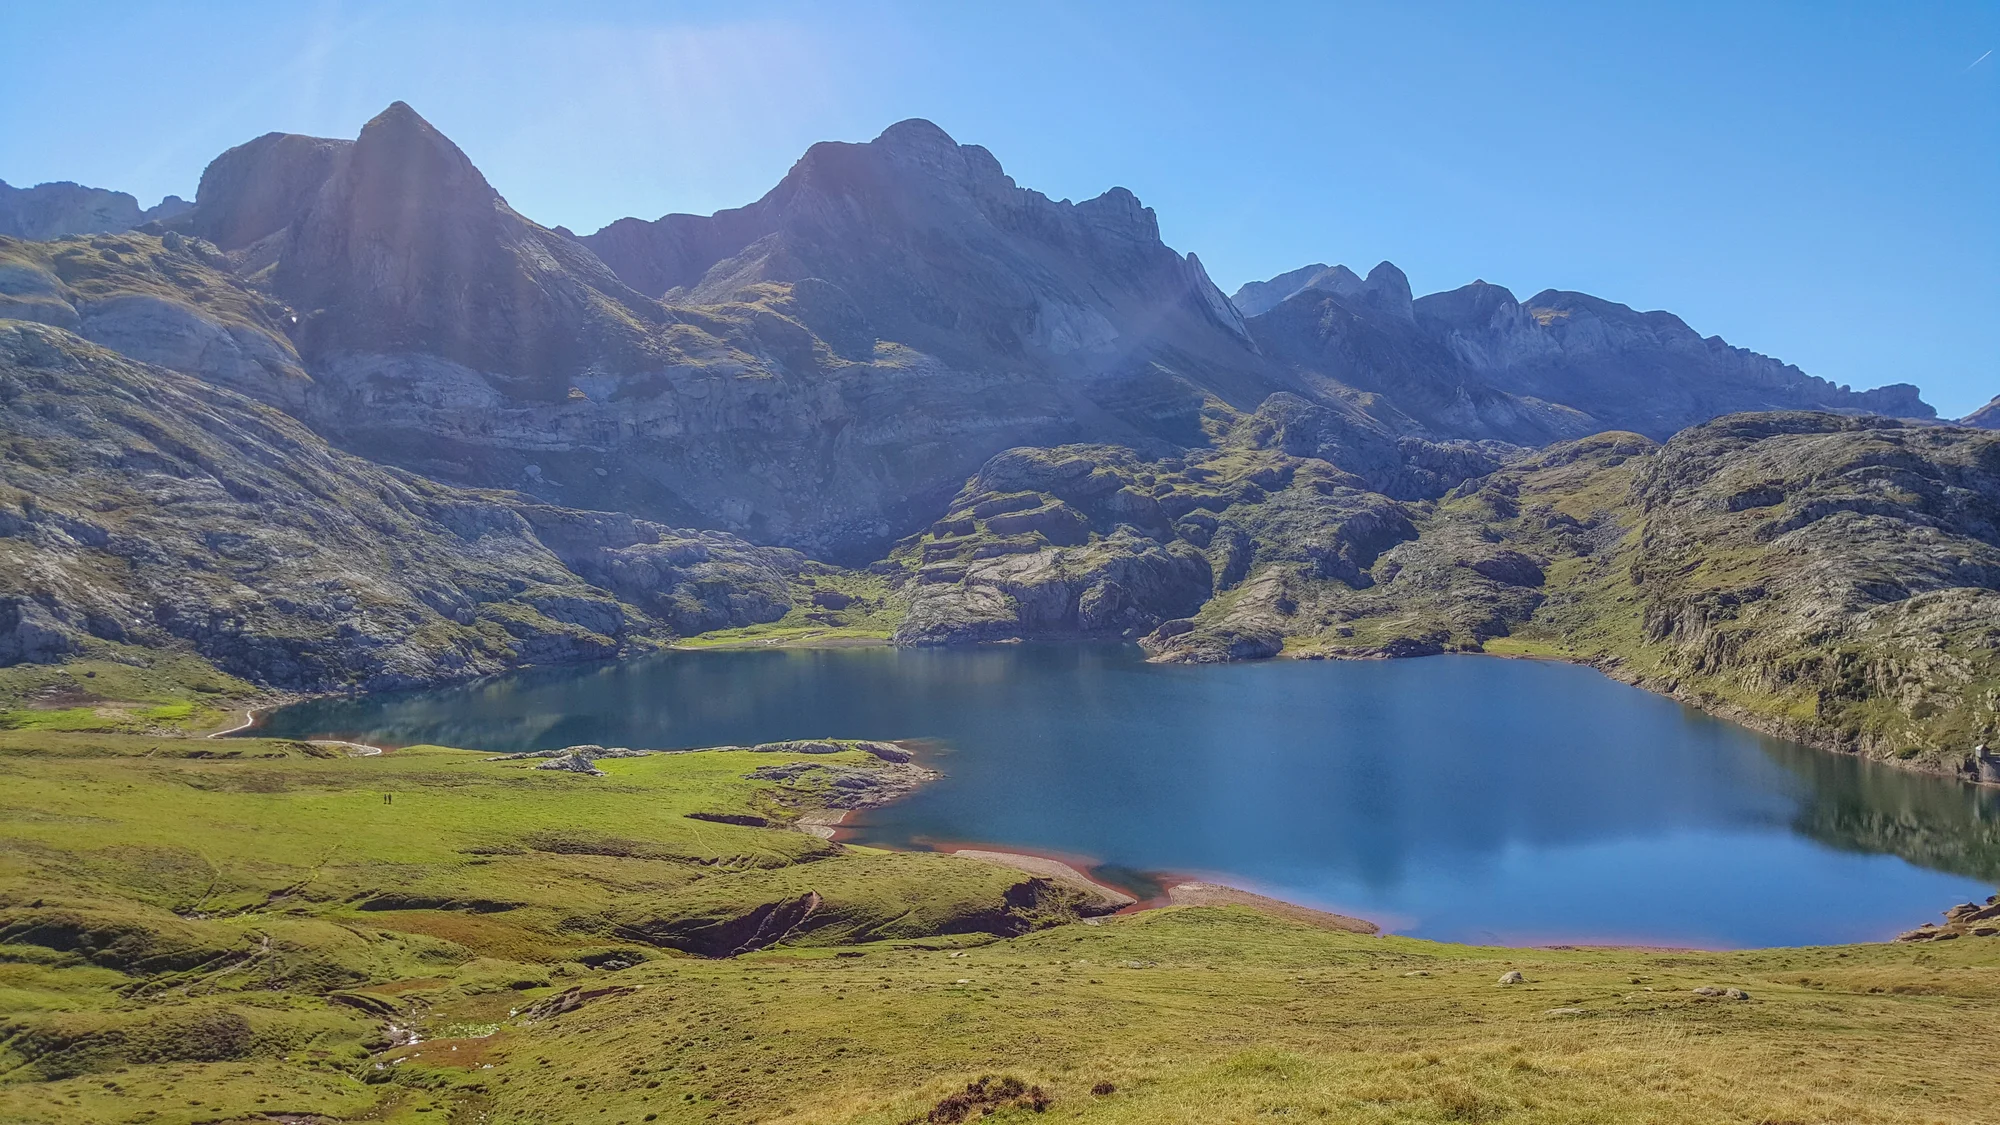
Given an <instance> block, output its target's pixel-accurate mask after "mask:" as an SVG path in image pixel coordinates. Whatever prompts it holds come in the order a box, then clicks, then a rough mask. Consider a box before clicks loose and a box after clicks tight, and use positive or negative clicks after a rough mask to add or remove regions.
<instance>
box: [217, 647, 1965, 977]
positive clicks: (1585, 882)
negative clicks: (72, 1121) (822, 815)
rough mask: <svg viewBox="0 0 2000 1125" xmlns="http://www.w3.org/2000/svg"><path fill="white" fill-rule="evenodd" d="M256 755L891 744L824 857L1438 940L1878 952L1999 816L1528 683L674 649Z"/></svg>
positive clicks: (1469, 667)
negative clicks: (952, 858)
mask: <svg viewBox="0 0 2000 1125" xmlns="http://www.w3.org/2000/svg"><path fill="white" fill-rule="evenodd" d="M255 733H258V734H261V735H268V736H275V737H294V738H340V739H350V740H354V741H358V742H366V743H371V744H377V745H385V746H390V747H394V746H404V745H413V744H417V743H437V744H443V745H449V746H461V747H468V748H474V749H480V750H490V751H495V752H511V751H520V750H535V749H549V748H556V747H562V746H568V745H574V744H578V743H598V744H602V745H606V746H629V747H635V748H661V749H666V748H687V747H703V746H713V745H727V744H750V743H758V742H770V741H776V740H781V739H794V738H823V737H840V738H873V739H885V740H909V741H910V742H911V743H913V744H915V745H917V746H918V747H919V748H920V751H921V758H920V760H922V761H924V762H925V763H926V764H928V765H930V766H932V767H934V768H936V769H938V770H940V771H941V772H942V773H943V774H944V776H943V777H942V778H941V779H940V780H938V781H936V782H934V783H932V784H930V785H928V786H926V787H925V788H923V789H922V790H920V791H919V792H918V793H916V794H915V795H914V796H912V797H909V798H906V799H905V800H903V801H901V802H899V803H896V804H894V805H890V806H887V807H883V808H877V809H873V810H868V811H866V812H864V813H861V814H857V815H856V816H854V817H850V818H849V823H848V827H847V831H846V833H845V835H844V836H843V838H844V839H848V840H850V841H851V842H854V843H859V844H866V845H875V846H882V847H894V848H955V847H975V846H976V847H984V848H992V849H1000V850H1013V851H1023V852H1032V853H1035V854H1040V855H1050V856H1055V857H1058V858H1063V859H1067V860H1069V861H1071V862H1072V863H1075V864H1077V865H1078V866H1080V867H1084V868H1087V869H1088V870H1090V871H1091V873H1092V874H1093V875H1094V876H1095V877H1096V878H1098V879H1100V880H1102V881H1104V882H1107V883H1112V884H1115V885H1119V886H1122V887H1124V888H1126V889H1128V890H1131V891H1133V892H1134V893H1135V894H1138V895H1140V897H1142V898H1145V897H1148V896H1151V895H1157V894H1158V893H1159V891H1160V889H1161V887H1162V886H1163V885H1165V884H1167V883H1168V882H1171V881H1175V880H1179V879H1186V878H1195V879H1206V880H1211V881H1215V882H1224V883H1228V884H1230V885H1232V886H1237V887H1242V888H1244V889H1247V890H1252V891H1256V892H1259V893H1262V894H1267V895H1271V896H1274V897H1278V898H1283V899H1287V900H1289V901H1293V902H1297V903H1301V904H1304V905H1308V906H1315V907H1320V908H1323V909H1328V910H1333V911H1337V912H1339V913H1343V914H1350V915H1354V916H1357V917H1362V918H1367V919H1370V920H1371V921H1375V922H1377V923H1379V924H1380V925H1382V926H1383V928H1384V929H1386V930H1390V931H1393V932H1398V933H1405V934H1410V935H1413V936H1418V937H1425V938H1434V939H1438V940H1444V941H1458V942H1472V943H1481V944H1507V945H1547V944H1576V945H1587V944H1631V945H1648V946H1669V947H1682V946H1685V947H1697V948H1739V947H1761V946H1780V945H1823V944H1832V943H1841V942H1853V941H1876V940H1883V939H1886V938H1889V937H1893V936H1894V935H1895V934H1896V933H1898V932H1899V931H1901V930H1905V929H1909V928H1912V927H1914V926H1916V925H1917V924H1919V923H1922V922H1926V921H1934V920H1936V919H1937V917H1938V914H1939V912H1940V911H1942V910H1943V909H1945V908H1946V907H1948V906H1950V905H1952V904H1954V903H1958V902H1964V901H1968V900H1976V899H1983V898H1984V897H1985V896H1986V895H1988V894H1990V893H1992V890H1993V887H1994V884H1995V882H1996V881H2000V790H1996V789H1992V788H1980V787H1975V786H1972V785H1968V784H1965V783H1961V782H1957V781H1953V780H1949V779H1944V778H1936V777H1929V776H1923V775H1918V774H1915V773H1911V772H1908V771H1904V770H1899V769H1896V768H1894V767H1892V766H1885V765H1881V764H1878V763H1874V762H1869V761H1864V760H1860V759H1857V758H1853V757H1849V756H1846V755H1840V754H1834V753H1828V752H1825V751H1821V750H1816V749H1813V748H1810V747H1805V746H1801V745H1797V744H1794V743H1789V742H1785V741H1782V740H1778V739H1773V738H1768V737H1765V736H1762V735H1760V734H1757V733H1755V732H1753V731H1750V730H1748V729H1746V728H1743V727H1741V726H1738V725H1735V724H1732V723H1729V722H1725V721H1722V720H1720V719H1716V718H1713V717H1710V716H1708V715H1705V714H1703V713H1701V712H1700V711H1697V710H1695V709H1693V708H1691V707H1687V706H1684V705H1682V704H1679V703H1676V702H1673V701H1671V700H1668V699H1665V698H1662V697H1660V696H1656V695H1653V694H1651V693H1648V692H1645V691H1642V690H1640V689H1637V688H1632V687H1628V686H1625V685H1623V684H1620V683H1617V682H1615V681H1613V680H1611V679H1608V678H1606V677H1605V676H1603V675H1601V674H1599V673H1597V672H1596V671H1593V670H1591V669H1588V668H1584V667H1577V666H1572V665H1566V664H1560V663H1554V662H1546V661H1538V660H1516V659H1499V658H1494V657H1482V656H1437V657H1428V658H1423V659H1416V660H1391V661H1368V662H1345V661H1290V660H1276V661H1267V662H1262V663H1254V664H1230V665H1211V666H1199V667H1190V666H1181V665H1158V664H1148V663H1146V662H1145V660H1144V659H1143V657H1142V655H1141V654H1140V652H1139V651H1138V649H1136V648H1134V647H1130V646H1123V645H1033V644H1028V645H992V646H981V647H970V648H944V649H896V648H887V647H855V648H829V649H767V650H737V651H677V652H669V653H663V654H659V655H656V656H649V657H644V658H640V659H637V660H631V661H626V662H621V663H615V664H604V665H591V666H584V667H568V668H557V669H543V670H534V671H528V672H522V673H516V674H512V675H508V676H503V677H498V678H494V679H489V680H483V681H479V682H476V683H471V684H465V685H459V686H455V687H450V688H443V689H435V690H426V691H419V692H405V693H384V694H374V695H363V696H350V697H337V698H322V699H315V700H310V701H306V702H303V703H299V704H296V705H293V706H290V707H287V708H284V709H281V710H279V711H276V712H274V713H272V714H271V715H269V716H268V717H266V719H265V720H264V721H263V722H262V723H260V724H259V726H258V729H257V730H256V732H255Z"/></svg>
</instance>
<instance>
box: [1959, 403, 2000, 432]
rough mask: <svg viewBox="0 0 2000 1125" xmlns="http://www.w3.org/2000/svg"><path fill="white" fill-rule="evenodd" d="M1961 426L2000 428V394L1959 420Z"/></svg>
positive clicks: (1987, 428) (1984, 428) (1983, 428)
mask: <svg viewBox="0 0 2000 1125" xmlns="http://www.w3.org/2000/svg"><path fill="white" fill-rule="evenodd" d="M1958 424H1959V425H1961V426H1978V427H1979V428H1980V429H1982V430H2000V395H1994V396H1993V401H1992V402H1989V403H1987V404H1986V405H1985V406H1982V407H1980V408H1979V409H1977V410H1975V411H1973V412H1972V413H1970V414H1967V415H1966V416H1965V417H1963V418H1960V419H1959V420H1958Z"/></svg>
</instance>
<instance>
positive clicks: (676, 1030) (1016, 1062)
mask: <svg viewBox="0 0 2000 1125" xmlns="http://www.w3.org/2000/svg"><path fill="white" fill-rule="evenodd" d="M826 750H832V751H834V752H831V753H819V752H808V751H826ZM881 753H882V754H883V755H886V757H885V756H878V754H876V753H871V752H870V751H869V750H868V748H867V746H866V745H865V744H854V743H846V744H838V745H837V746H835V747H826V746H814V745H811V744H789V745H787V746H784V747H773V748H768V749H765V750H762V751H756V750H747V749H731V750H718V751H705V752H695V753H682V754H667V755H653V756H646V757H635V758H604V759H599V760H598V761H597V762H596V765H597V766H598V767H599V768H601V769H602V770H603V771H604V776H601V777H593V776H588V775H584V774H579V773H574V772H568V771H563V770H553V769H535V768H533V767H534V766H536V765H540V764H544V763H545V762H546V761H547V759H516V760H490V759H489V758H487V756H485V755H481V754H476V753H470V752H466V751H459V750H448V749H443V748H435V747H416V748H411V749H408V750H404V751H399V752H396V753H393V754H389V755H386V756H378V757H368V758H350V757H345V756H338V755H336V753H335V752H334V751H331V750H329V749H326V748H323V747H315V746H310V745H306V744H300V743H291V742H279V741H270V740H232V741H228V742H214V741H208V740H188V739H155V738H141V737H137V736H132V735H117V734H108V735H107V734H87V733H62V732H26V731H15V732H9V733H5V734H0V838H4V845H0V1021H4V1022H3V1023H0V1121H5V1122H57V1123H66V1122H79V1123H81V1122H93V1123H94V1122H113V1121H121V1122H122V1121H132V1122H148V1123H154V1125H170V1123H183V1122H186V1123H192V1122H251V1121H258V1122H264V1121H270V1120H273V1119H279V1120H291V1121H298V1120H315V1119H317V1120H326V1119H331V1120H346V1121H360V1120H367V1121H378V1122H388V1121H396V1122H419V1121H427V1122H445V1121H449V1122H463V1123H471V1122H490V1123H502V1122H512V1123H523V1125H525V1123H531V1122H532V1123H557V1122H579V1121H581V1122H596V1121H602V1122H606V1123H607V1125H609V1123H618V1122H624V1123H638V1122H645V1121H661V1122H711V1121H719V1122H749V1121H792V1122H857V1123H859V1122H870V1123H881V1125H891V1123H902V1122H908V1121H913V1120H918V1121H921V1120H937V1121H944V1120H969V1119H972V1118H977V1117H980V1116H982V1112H983V1109H984V1108H986V1107H987V1106H991V1105H995V1104H996V1103H1006V1104H1005V1106H1004V1107H1003V1108H998V1109H997V1112H996V1114H995V1116H996V1117H997V1118H999V1119H1007V1118H1016V1119H1019V1118H1028V1117H1033V1116H1035V1114H1036V1112H1037V1111H1036V1110H1035V1108H1034V1103H1036V1102H1037V1101H1038V1100H1039V1101H1041V1102H1042V1103H1043V1105H1042V1117H1043V1118H1044V1119H1049V1120H1088V1121H1102V1122H1142V1121H1143V1122H1161V1121H1166V1122H1190V1123H1192V1122H1217V1121H1252V1120H1263V1119H1266V1118H1267V1117H1268V1118H1283V1117H1299V1118H1303V1119H1309V1120H1327V1121H1355V1122H1364V1121H1365V1122H1462V1121H1522V1122H1583V1121H1591V1122H1617V1121H1633V1122H1637V1121H1648V1122H1743V1121H1769V1122H1777V1121H1784V1122H1801V1123H1808V1122H1810V1123H1818V1122H1827V1123H1832V1122H1843V1123H1846V1122H1861V1121H1881V1122H1911V1123H1916V1122H1925V1123H1929V1122H1951V1121H1970V1120H1975V1119H1977V1118H1978V1117H1979V1115H1980V1114H1981V1113H1982V1112H1983V1110H1984V1108H1985V1107H1987V1106H1990V1105H1991V1104H1992V1103H1993V1099H1994V1097H1995V1096H1996V1095H2000V1078H1996V1077H1995V1075H1994V1073H1993V1071H1992V1068H1991V1067H1990V1065H1988V1064H1987V1062H1986V1060H1985V1059H1984V1056H1983V1054H1982V1053H1981V1052H1979V1051H1977V1050H1971V1049H1968V1050H1957V1049H1953V1048H1949V1047H1944V1049H1940V1048H1941V1046H1943V1045H1946V1044H1956V1043H1966V1044H1974V1043H1979V1042H1984V1041H1986V1040H1988V1039H1990V1038H1991V1037H1992V1036H1993V1035H1994V1034H1995V1033H1996V1032H2000V1002H1996V1001H2000V941H1995V940H1993V939H1989V938H1981V937H1966V938H1963V939H1959V940H1952V941H1945V942H1929V943H1924V944H1923V945H1920V946H1919V945H1898V946H1857V947H1848V948H1839V949H1815V950H1773V951H1761V952H1747V953H1727V954H1707V953H1648V952H1635V951H1618V950H1507V949H1480V948H1471V947H1462V946H1449V945H1438V944H1434V943H1428V942H1419V941H1412V940H1407V939H1401V938H1373V937H1364V936H1358V935H1352V934H1344V933H1335V932H1329V931H1326V930H1321V929H1316V928H1313V927H1310V926H1305V925H1301V924H1298V923H1295V922H1289V921H1285V920H1282V919H1277V918H1271V917H1266V916H1264V915H1260V914H1257V913H1253V912H1251V911H1249V910H1246V909H1244V908H1241V907H1194V908H1174V909H1167V910H1159V911H1151V912H1146V913H1142V914H1137V915H1126V916H1118V917H1109V918H1090V917H1085V912H1086V911H1087V910H1088V909H1089V907H1088V905H1087V904H1086V903H1085V901H1084V900H1083V899H1082V897H1081V896H1080V894H1078V892H1076V891H1075V890H1074V889H1073V888H1067V887H1064V886H1062V885H1060V884H1056V883H1052V882H1050V881H1047V880H1042V879H1033V878H1029V877H1027V876H1024V875H1022V874H1020V873H1018V872H1014V871H1011V870H1007V869H1003V868H999V867H994V866H989V865H986V864H982V863H979V862H977V861H973V860H969V859H958V858H954V857H946V856H928V855H907V854H890V853H881V852H874V851H869V850H865V849H858V848H849V847H845V846H842V845H838V844H833V843H830V842H827V841H825V840H822V839H820V838H818V837H816V836H813V835H809V834H806V833H803V832H799V831H796V830H794V829H793V828H792V827H791V826H792V825H793V824H795V823H796V822H797V821H798V820H799V818H801V817H802V816H804V815H806V814H808V813H812V812H815V811H817V810H819V809H821V808H822V807H824V806H826V805H829V804H839V803H841V801H842V800H843V798H842V797H841V794H842V793H844V792H849V791H852V789H854V788H855V787H856V786H861V787H866V786H867V785H869V784H871V783H874V782H881V783H884V784H891V783H895V782H898V781H900V780H901V778H900V777H899V771H903V770H907V769H908V768H910V767H907V766H905V765H904V764H902V763H899V762H896V761H893V760H888V759H889V758H893V757H895V756H896V755H894V753H893V751H889V750H886V749H884V750H883V751H881ZM774 767H775V768H774ZM842 778H845V779H848V780H847V781H845V782H842V783H839V784H835V782H836V781H837V780H838V779H842ZM856 779H859V780H856ZM690 814H700V817H701V819H697V818H695V817H693V816H690ZM717 818H724V819H717ZM730 820H735V821H742V823H730V822H729V821H730ZM758 822H761V823H762V825H763V826H761V827H760V826H757V825H758ZM807 901H810V902H811V904H812V905H811V907H810V909H800V904H802V903H805V902H807ZM788 910H789V911H790V912H789V913H787V911H788ZM746 935H747V937H746ZM738 939H743V940H738ZM732 943H733V944H732ZM747 947H755V948H752V949H751V951H749V952H745V953H742V954H741V955H738V956H734V957H711V956H702V955H700V952H698V951H706V952H710V953H716V952H726V951H727V950H728V949H729V948H747ZM1507 972H1519V973H1521V974H1522V975H1523V978H1524V979H1523V981H1522V982H1521V983H1518V984H1511V985H1502V984H1499V983H1497V982H1498V981H1499V980H1500V978H1501V975H1502V974H1503V973H1507ZM1697 988H1708V989H1723V990H1726V989H1730V988H1735V989H1738V990H1740V991H1743V992H1745V993H1747V994H1748V996H1749V999H1731V998H1729V997H1728V996H1727V995H1726V994H1724V995H1719V996H1708V995H1701V994H1698V993H1696V992H1695V991H1694V990H1695V989H1697ZM413 1035H414V1036H415V1037H416V1039H417V1040H418V1041H414V1042H413V1041H412V1039H411V1037H412V1036H413ZM989 1075H990V1076H992V1080H991V1081H989V1082H987V1083H986V1084H985V1086H984V1087H981V1088H978V1089H976V1090H975V1091H973V1092H970V1093H968V1092H967V1091H966V1087H967V1085H968V1084H975V1083H977V1082H978V1080H979V1079H980V1078H981V1077H982V1076H989ZM1008 1079H1014V1080H1017V1083H1010V1082H1009V1081H1008ZM1036 1089H1039V1091H1040V1094H1039V1096H1037V1094H1036V1093H1035V1090H1036ZM954 1113H962V1114H963V1116H959V1117H954V1116H953V1114H954Z"/></svg>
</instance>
